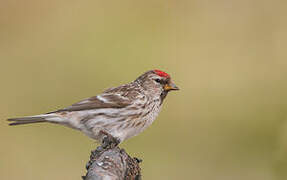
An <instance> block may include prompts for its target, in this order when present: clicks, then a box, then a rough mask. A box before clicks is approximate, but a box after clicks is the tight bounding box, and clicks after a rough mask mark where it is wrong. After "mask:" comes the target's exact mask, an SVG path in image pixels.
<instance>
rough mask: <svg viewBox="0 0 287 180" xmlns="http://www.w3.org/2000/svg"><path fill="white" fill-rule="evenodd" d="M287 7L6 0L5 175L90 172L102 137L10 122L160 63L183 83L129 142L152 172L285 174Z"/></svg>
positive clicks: (246, 1)
mask: <svg viewBox="0 0 287 180" xmlns="http://www.w3.org/2000/svg"><path fill="white" fill-rule="evenodd" d="M286 5H287V3H286V1H283V0H282V1H271V0H260V1H259V0H255V1H250V0H218V1H207V0H183V1H171V0H145V1H132V0H127V1H126V0H124V1H105V0H94V1H68V0H50V1H44V0H25V1H21V0H11V1H10V0H9V1H7V0H6V1H1V6H0V82H1V91H0V92H1V93H0V99H1V101H0V108H1V111H0V112H1V113H0V118H1V123H0V142H1V145H0V146H1V148H0V179H9V180H17V179H22V180H32V179H41V180H50V179H69V180H76V179H80V176H81V175H84V174H85V172H86V171H85V163H86V162H87V160H88V158H89V155H90V151H91V150H92V149H94V148H95V147H96V146H97V145H96V144H95V143H94V141H93V140H91V139H89V138H87V137H86V136H84V135H83V134H81V133H80V132H77V131H74V130H72V129H69V128H66V127H62V126H57V125H51V124H38V125H37V124H35V125H30V126H21V127H20V126H17V127H9V126H8V125H7V124H8V123H7V122H6V119H7V118H8V117H18V116H26V115H34V114H40V113H44V112H49V111H53V110H56V109H58V108H62V107H65V106H68V105H70V104H72V103H74V102H77V101H79V100H81V99H83V98H86V97H90V96H93V95H96V94H98V93H100V92H101V91H103V90H104V89H106V88H109V87H113V86H118V85H120V84H122V83H126V82H129V81H132V80H134V79H135V78H136V77H137V76H139V75H140V74H141V73H143V72H145V71H147V70H150V69H155V68H157V69H162V70H164V71H166V72H168V73H170V74H171V76H172V77H173V80H174V82H175V83H176V84H177V85H178V86H179V87H180V88H181V91H178V92H173V93H170V94H169V96H168V97H167V99H166V101H165V103H164V107H163V109H162V112H161V114H160V116H159V117H158V118H157V120H156V121H155V122H154V124H153V125H152V126H151V127H150V128H148V129H147V130H146V131H144V133H142V134H140V135H139V136H137V137H135V138H132V139H130V140H128V141H126V142H124V143H123V144H121V147H124V148H126V150H127V152H129V154H131V155H132V156H136V157H139V158H142V159H143V160H144V161H143V163H142V164H141V167H142V173H143V179H148V180H151V179H196V180H210V179H213V180H230V179H233V180H242V179H244V180H273V179H274V180H277V179H278V180H281V179H282V180H283V179H286V178H287V122H286V120H287V111H286V108H287V84H286V80H287V59H286V58H287V52H286V47H287V33H286V32H287V21H286V17H287V6H286Z"/></svg>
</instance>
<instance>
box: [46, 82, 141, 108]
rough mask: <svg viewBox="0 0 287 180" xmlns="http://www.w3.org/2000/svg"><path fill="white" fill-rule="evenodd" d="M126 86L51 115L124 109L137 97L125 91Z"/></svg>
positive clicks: (105, 92)
mask: <svg viewBox="0 0 287 180" xmlns="http://www.w3.org/2000/svg"><path fill="white" fill-rule="evenodd" d="M125 90H126V85H125V86H120V87H117V88H113V89H108V90H106V91H104V93H102V94H100V95H98V96H93V97H90V98H88V99H84V100H82V101H80V102H78V103H75V104H73V105H71V106H69V107H66V108H63V109H60V110H57V111H53V112H50V113H57V112H64V111H82V110H91V109H101V108H124V107H127V106H129V105H131V104H132V103H133V99H134V98H136V97H137V94H136V93H134V91H125Z"/></svg>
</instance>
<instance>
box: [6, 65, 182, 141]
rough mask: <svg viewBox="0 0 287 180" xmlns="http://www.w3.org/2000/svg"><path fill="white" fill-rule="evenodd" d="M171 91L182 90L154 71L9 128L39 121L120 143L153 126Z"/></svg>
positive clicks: (165, 76)
mask: <svg viewBox="0 0 287 180" xmlns="http://www.w3.org/2000/svg"><path fill="white" fill-rule="evenodd" d="M171 90H179V88H178V87H176V85H175V84H174V83H173V82H172V81H171V78H170V75H168V74H167V73H165V72H163V71H160V70H151V71H148V72H146V73H144V74H142V75H141V76H140V77H138V78H137V79H136V80H135V81H133V82H131V83H128V84H125V85H122V86H119V87H116V88H111V89H108V90H106V91H104V92H103V93H102V94H100V95H97V96H94V97H91V98H88V99H84V100H82V101H80V102H78V103H76V104H73V105H71V106H69V107H67V108H64V109H60V110H57V111H53V112H50V113H46V114H41V115H35V116H28V117H20V118H11V119H8V121H12V123H10V125H21V124H30V123H40V122H50V123H56V124H62V125H65V126H68V127H71V128H73V129H77V130H80V131H82V132H83V133H85V134H86V135H88V136H89V137H91V138H93V139H96V140H98V141H102V140H103V138H104V137H105V136H106V135H110V136H112V138H114V139H116V140H117V144H118V143H120V142H122V141H124V140H126V139H128V138H130V137H133V136H136V135H138V134H139V133H140V132H142V131H143V130H144V129H146V128H147V127H148V126H150V125H151V123H152V122H153V121H154V120H155V118H156V117H157V115H158V113H159V111H160V109H161V106H162V103H163V100H164V99H165V97H166V95H167V94H168V92H169V91H171Z"/></svg>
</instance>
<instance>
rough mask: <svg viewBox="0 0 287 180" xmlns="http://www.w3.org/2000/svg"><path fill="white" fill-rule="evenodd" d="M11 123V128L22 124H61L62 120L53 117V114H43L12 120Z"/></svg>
mask: <svg viewBox="0 0 287 180" xmlns="http://www.w3.org/2000/svg"><path fill="white" fill-rule="evenodd" d="M8 121H10V122H11V123H10V124H9V125H10V126H14V125H22V124H32V123H42V122H55V123H57V122H60V121H61V118H59V117H57V116H55V115H53V114H42V115H36V116H27V117H19V118H10V119H8Z"/></svg>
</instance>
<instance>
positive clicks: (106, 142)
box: [100, 131, 120, 149]
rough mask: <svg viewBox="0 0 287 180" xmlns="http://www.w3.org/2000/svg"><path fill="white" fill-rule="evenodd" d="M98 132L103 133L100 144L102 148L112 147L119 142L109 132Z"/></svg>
mask: <svg viewBox="0 0 287 180" xmlns="http://www.w3.org/2000/svg"><path fill="white" fill-rule="evenodd" d="M100 133H101V134H103V135H104V136H103V138H102V145H101V146H102V148H104V149H112V148H114V147H116V146H117V145H118V144H119V143H120V140H119V139H118V138H116V137H113V136H112V135H110V134H109V133H107V132H105V131H100Z"/></svg>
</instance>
